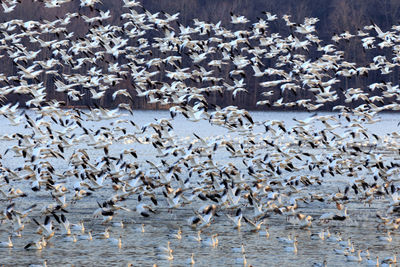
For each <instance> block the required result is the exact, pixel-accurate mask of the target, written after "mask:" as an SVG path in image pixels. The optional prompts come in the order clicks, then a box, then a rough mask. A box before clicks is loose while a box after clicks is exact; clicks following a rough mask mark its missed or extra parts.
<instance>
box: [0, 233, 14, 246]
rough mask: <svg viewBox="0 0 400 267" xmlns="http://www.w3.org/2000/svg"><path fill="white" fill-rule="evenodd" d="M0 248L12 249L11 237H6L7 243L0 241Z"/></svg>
mask: <svg viewBox="0 0 400 267" xmlns="http://www.w3.org/2000/svg"><path fill="white" fill-rule="evenodd" d="M0 247H2V248H12V247H13V243H12V241H11V236H8V241H1V242H0Z"/></svg>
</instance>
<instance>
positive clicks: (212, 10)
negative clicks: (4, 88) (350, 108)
mask: <svg viewBox="0 0 400 267" xmlns="http://www.w3.org/2000/svg"><path fill="white" fill-rule="evenodd" d="M142 4H143V7H144V8H145V9H147V10H149V11H150V12H152V13H156V12H160V11H165V12H167V13H169V14H174V13H176V12H180V15H179V19H178V21H179V23H181V24H182V25H187V26H193V19H194V18H198V19H199V20H201V21H206V22H212V23H217V22H218V21H221V24H222V25H223V26H224V27H225V28H227V29H232V30H239V29H243V30H250V27H251V25H252V23H254V22H257V20H258V18H259V17H263V16H264V17H265V15H264V14H262V11H269V12H271V13H272V14H277V15H278V17H279V20H277V21H273V22H270V23H269V24H268V25H269V29H268V32H269V34H270V33H279V34H280V36H282V37H287V36H289V35H290V34H294V33H293V31H292V29H291V28H290V27H288V26H286V25H285V22H284V21H283V20H282V19H281V17H282V16H283V15H284V14H288V15H291V18H290V19H291V21H293V22H296V23H302V22H303V21H304V18H305V17H317V18H319V19H320V21H319V22H318V23H317V27H316V29H317V32H316V33H315V35H318V37H319V38H320V39H321V40H322V42H321V44H323V45H326V44H329V43H332V44H334V45H335V46H336V47H337V49H338V50H342V51H344V59H345V60H346V61H348V62H355V63H357V66H365V65H368V64H369V63H370V62H372V58H373V57H375V56H376V55H378V54H381V55H385V56H386V57H387V59H388V60H389V61H391V60H390V59H391V57H392V50H391V49H390V48H385V49H383V50H381V49H374V50H368V51H365V50H363V49H362V45H361V41H360V38H353V39H351V40H350V41H349V42H346V41H340V42H339V43H335V42H334V41H332V40H331V38H332V36H333V35H335V34H341V33H343V32H344V31H346V30H348V31H349V32H351V33H352V34H356V33H357V30H358V29H360V28H361V29H362V28H363V27H364V26H365V25H371V23H375V24H377V25H379V27H381V28H382V29H383V30H390V28H391V27H392V25H394V24H398V21H397V18H398V17H400V1H395V0H387V1H381V0H365V1H347V0H319V1H314V0H302V1H298V0H287V1H278V0H272V1H265V0H237V1H232V0H219V1H214V0H175V1H163V0H146V1H143V3H142ZM96 7H97V8H98V9H99V10H110V11H111V16H112V17H111V18H110V19H108V20H106V21H105V22H103V23H109V24H111V25H119V26H121V25H122V22H121V18H120V14H121V13H122V3H121V2H120V1H115V0H112V1H111V0H108V1H106V0H104V1H103V3H102V4H101V5H100V4H99V5H98V6H96ZM67 12H79V13H80V14H83V15H86V16H89V17H90V16H92V15H96V14H97V13H96V12H97V11H96V10H91V9H89V8H80V7H79V1H72V2H71V3H67V4H65V5H63V6H62V7H61V8H51V9H49V8H44V7H43V4H42V3H39V2H32V1H23V4H21V5H18V6H17V8H16V9H15V11H14V12H13V13H12V14H1V15H0V16H1V17H0V20H1V21H8V20H12V19H22V20H24V21H29V20H37V21H44V20H49V21H51V20H54V19H56V18H58V17H62V16H64V15H65V14H66V13H67ZM123 12H126V9H124V11H123ZM138 12H144V11H141V10H140V9H138ZM230 12H233V13H235V14H239V15H244V16H246V17H247V18H248V19H249V20H250V21H251V22H249V23H247V24H246V25H243V24H241V25H233V24H230V20H231V18H230ZM177 25H178V24H176V23H175V22H173V23H172V26H173V27H174V28H177ZM93 26H95V25H89V24H87V23H84V22H83V20H82V19H77V20H74V21H73V22H72V23H71V24H70V25H68V26H66V30H67V31H69V32H71V31H73V32H74V37H73V38H75V39H79V38H82V37H85V35H86V34H87V33H88V31H90V28H91V27H93ZM3 35H4V34H3ZM161 35H163V33H162V32H157V31H151V32H149V33H147V34H146V35H145V36H144V37H145V38H147V39H148V40H149V43H150V44H151V43H152V42H153V41H152V40H153V38H155V37H157V36H161ZM41 36H42V37H43V38H44V39H46V37H44V36H43V34H42V35H41ZM122 37H123V36H122ZM198 37H199V38H207V37H208V36H207V35H206V36H198ZM54 38H55V36H54V34H50V33H49V34H48V36H47V40H52V39H54ZM60 38H63V37H60ZM136 41H137V40H130V42H136ZM21 43H22V44H23V45H25V46H26V47H27V48H28V49H29V50H30V51H36V50H38V49H43V48H40V47H39V46H38V45H36V44H33V43H31V42H29V39H27V38H26V39H24V40H22V41H21ZM250 43H251V44H252V45H253V44H254V43H253V42H252V41H250ZM297 53H300V54H304V55H305V56H306V57H307V58H309V59H311V60H315V59H317V58H318V57H319V56H320V55H321V53H320V52H318V51H317V47H314V48H312V49H310V50H309V51H297ZM0 54H1V55H3V56H4V57H3V58H2V61H1V62H0V73H4V74H6V75H16V73H17V72H18V69H17V67H16V66H15V64H14V63H13V61H12V60H11V59H10V58H8V57H7V53H5V52H4V50H0ZM163 56H165V55H162V54H161V52H159V51H157V50H153V54H152V55H148V56H147V57H146V58H147V59H151V58H152V57H163ZM46 57H48V58H50V57H55V56H54V55H53V54H52V51H50V50H45V49H44V50H43V51H42V52H41V54H40V55H39V56H38V59H39V60H43V59H45V58H46ZM210 57H211V58H208V59H207V62H208V61H209V60H212V59H213V58H212V57H213V56H210ZM114 60H117V61H118V62H119V63H126V59H124V58H117V59H114ZM107 61H108V62H110V61H113V58H112V56H111V55H106V57H105V62H107ZM263 63H264V64H265V66H266V67H268V66H274V64H275V63H276V61H274V59H264V60H263ZM199 65H201V66H203V67H207V64H206V63H205V62H202V63H201V64H199ZM91 67H92V66H90V65H89V64H88V65H84V66H83V67H81V68H80V69H79V70H73V69H72V67H71V66H67V65H62V66H59V67H57V68H58V69H57V70H58V71H59V72H60V73H61V72H62V73H66V74H69V73H77V72H78V73H79V72H81V73H83V74H85V75H86V74H87V72H88V70H89V69H90V68H91ZM100 67H102V68H104V69H107V64H106V63H103V65H100ZM182 67H191V68H192V69H197V68H199V67H200V66H192V65H191V61H190V60H189V57H188V55H185V54H184V53H182ZM208 69H209V67H208ZM159 70H160V72H159V74H157V75H156V76H155V77H154V80H158V81H161V82H170V80H169V79H168V78H166V77H165V70H166V69H164V68H163V67H161V68H160V69H159ZM231 70H232V66H226V67H223V68H222V69H221V70H220V71H219V72H217V71H216V72H215V74H214V75H215V76H218V77H222V78H223V81H224V82H226V83H228V84H232V81H233V78H232V77H230V75H229V72H230V71H231ZM244 70H245V75H244V77H245V82H246V89H247V90H248V93H239V94H238V95H237V96H236V97H235V98H233V97H232V95H231V94H230V93H229V92H224V93H222V94H219V93H212V94H210V95H207V96H206V97H207V98H208V102H209V103H214V104H218V105H221V106H226V105H238V106H239V107H242V108H247V109H274V108H275V109H277V107H273V106H272V107H271V106H256V102H257V101H259V100H263V96H262V95H261V93H262V92H264V91H266V90H265V88H262V87H261V86H260V85H259V83H260V82H263V81H265V80H266V79H267V78H266V77H265V76H264V77H261V78H256V77H253V76H252V75H253V72H252V70H251V67H249V66H248V67H246V68H245V69H244ZM236 79H238V78H236ZM340 79H341V82H340V83H339V84H337V85H336V86H337V88H335V90H337V92H338V94H339V100H338V102H337V103H329V104H326V105H325V106H324V107H323V108H324V109H328V110H330V109H331V108H332V106H333V105H336V104H340V102H343V100H344V97H343V96H341V95H340V92H341V91H343V90H345V89H347V88H350V87H360V88H364V87H366V86H368V85H369V84H371V83H373V82H375V81H381V80H384V81H385V82H392V83H393V84H397V81H398V80H399V70H398V67H395V68H393V72H392V73H390V74H388V75H381V74H380V72H378V71H376V72H370V73H369V75H368V76H356V77H352V78H340ZM39 81H41V82H43V83H44V86H45V87H46V90H47V99H48V100H49V99H53V98H56V99H58V100H63V101H65V102H67V105H76V106H86V105H93V104H99V105H102V106H105V107H110V108H111V107H115V106H116V105H117V104H118V103H119V102H124V99H123V98H122V97H118V98H117V99H116V101H113V99H112V93H113V92H114V91H115V90H117V89H119V88H127V89H128V91H129V93H130V94H131V95H132V96H133V101H132V102H129V103H130V104H131V105H132V106H133V108H137V109H152V108H163V107H164V108H165V107H167V106H161V105H160V104H148V103H147V99H146V98H144V97H137V96H136V90H135V87H134V84H133V83H132V81H131V79H130V77H129V75H126V76H124V77H123V79H122V80H121V81H120V82H118V83H117V84H115V85H113V87H112V88H111V90H107V92H106V94H105V96H104V97H103V98H102V99H100V100H93V99H91V97H90V96H91V95H90V93H88V92H86V91H87V90H86V89H84V88H80V90H81V91H82V92H85V95H84V96H83V97H82V99H81V100H79V101H75V102H73V103H72V102H70V101H69V100H68V98H67V97H66V96H65V94H64V93H58V92H56V91H55V90H54V89H55V88H54V85H53V81H54V77H53V75H47V76H45V74H41V76H40V78H39ZM198 83H199V81H188V86H196V85H197V84H198ZM155 86H156V85H155ZM150 87H151V85H150ZM276 90H277V92H276V93H275V95H274V97H275V99H273V98H272V99H271V100H277V99H279V98H281V97H283V98H284V100H285V101H286V102H288V101H295V100H296V99H300V98H303V99H304V98H307V97H312V94H311V93H310V92H307V91H304V92H302V91H298V92H296V93H293V92H290V91H288V92H285V93H284V94H283V95H281V94H280V93H279V88H276ZM7 99H8V100H9V101H12V102H15V101H19V102H20V103H21V101H22V102H23V101H24V100H27V99H29V96H21V95H8V96H7ZM351 104H353V105H354V104H357V102H354V103H351ZM281 108H282V107H281Z"/></svg>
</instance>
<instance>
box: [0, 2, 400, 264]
mask: <svg viewBox="0 0 400 267" xmlns="http://www.w3.org/2000/svg"><path fill="white" fill-rule="evenodd" d="M0 2H1V6H2V8H3V11H4V12H5V13H10V14H12V12H13V11H14V9H15V7H16V6H17V5H18V4H19V3H20V1H17V0H2V1H0ZM38 2H41V3H40V4H42V5H43V6H44V7H46V8H49V9H52V8H60V7H62V6H63V5H64V4H67V3H68V2H71V0H41V1H38ZM84 14H86V15H84ZM112 17H117V18H118V17H119V21H120V23H119V25H120V26H119V25H111V24H108V23H109V21H110V20H109V19H110V18H112ZM178 19H179V13H177V14H173V15H171V14H168V13H166V12H162V11H160V12H157V13H151V12H150V11H148V10H146V9H144V8H143V7H142V6H141V4H140V3H139V2H138V1H135V0H123V7H122V10H121V14H113V13H112V12H111V11H110V10H102V4H101V1H99V0H80V7H79V12H78V11H77V12H76V13H66V14H64V15H63V16H59V17H57V19H55V20H45V19H41V20H38V21H33V20H30V21H24V20H22V19H12V20H9V21H5V22H2V23H0V58H3V60H8V61H10V62H11V64H12V67H13V70H14V73H12V74H11V75H10V74H3V73H0V94H1V99H2V100H3V104H2V106H1V108H0V115H2V116H3V117H4V119H5V121H7V122H9V125H8V127H11V128H12V127H13V128H12V129H18V130H16V132H13V133H9V134H2V135H1V139H2V142H4V143H6V144H7V149H6V150H5V151H4V153H2V158H1V161H0V180H1V184H0V196H1V198H0V200H1V203H2V206H3V208H2V210H1V214H0V222H1V224H0V229H1V233H2V238H3V240H2V241H1V242H0V247H2V248H10V249H13V247H14V243H15V240H16V239H20V238H23V237H24V232H25V231H32V230H30V229H32V228H35V229H34V230H33V232H34V233H33V234H30V238H31V237H35V238H33V239H32V240H26V242H24V243H25V244H24V249H26V250H45V249H46V246H47V245H48V244H49V243H53V244H54V245H55V246H57V243H59V242H71V243H76V242H89V241H91V240H93V239H104V240H105V241H107V242H109V243H110V244H112V245H113V246H117V247H119V248H120V249H121V248H122V249H123V247H124V242H125V240H124V236H123V235H121V236H119V237H118V236H116V235H115V234H114V235H113V229H115V228H121V227H131V226H132V224H129V223H130V222H132V221H134V220H141V222H144V224H142V225H141V227H142V230H143V231H145V223H146V220H157V217H160V218H162V216H165V214H170V213H175V214H181V215H185V216H186V215H187V216H186V217H184V216H182V217H180V222H179V224H178V225H179V229H178V230H177V231H176V232H174V233H173V234H170V235H169V236H168V241H166V242H165V243H166V244H167V245H166V247H159V248H158V249H157V255H158V256H159V257H158V258H159V259H160V260H166V261H173V260H174V254H173V249H172V248H173V244H174V242H175V241H174V240H180V239H182V238H188V237H187V235H186V237H185V231H189V230H190V231H193V229H195V231H196V232H197V235H195V236H190V237H191V238H192V239H193V240H192V241H195V242H199V243H201V244H202V245H204V246H207V247H211V248H216V247H218V245H219V242H220V241H219V239H218V237H219V234H218V233H216V232H213V229H214V228H213V227H214V225H216V224H227V225H232V227H233V228H236V229H237V230H233V231H250V232H253V233H259V234H260V235H263V236H266V237H267V238H268V237H269V235H270V231H271V229H269V223H268V222H269V220H278V221H280V222H281V223H282V224H285V225H287V226H288V227H290V228H291V229H296V231H311V235H310V237H309V239H310V240H319V241H321V240H322V241H324V242H325V241H326V242H332V244H335V245H334V247H335V248H334V249H332V251H331V253H336V254H340V255H343V256H342V257H343V261H349V262H361V263H362V264H367V265H369V266H378V265H381V266H384V265H391V264H396V262H397V261H396V255H395V254H393V253H392V255H388V256H390V257H387V258H381V259H380V258H379V256H378V255H377V254H378V253H379V250H378V251H374V249H373V248H370V249H369V250H361V249H357V244H356V243H355V242H354V241H351V237H348V239H347V238H346V237H344V236H343V235H342V233H341V232H340V227H345V226H346V225H348V224H349V222H352V223H353V224H354V223H356V222H357V217H356V216H352V205H361V206H365V207H366V208H368V207H371V206H373V205H375V204H376V203H378V204H379V208H378V209H377V210H376V212H375V214H374V216H372V217H370V218H368V220H369V221H370V222H371V223H376V226H377V229H378V230H377V231H378V232H377V233H378V236H377V237H376V239H377V242H380V244H382V243H384V244H386V243H390V242H392V239H393V238H396V231H397V229H398V228H399V226H400V216H399V215H400V195H399V190H400V184H399V182H398V181H399V167H400V165H399V161H398V159H396V156H398V154H399V151H400V142H399V138H400V135H399V134H398V133H396V132H393V133H390V134H386V135H378V134H375V133H371V132H370V131H369V130H368V125H369V124H374V123H376V122H379V118H378V116H377V115H378V114H379V113H380V112H382V111H385V110H389V111H392V110H398V109H400V105H399V103H398V102H399V101H400V89H399V85H398V84H396V83H394V82H385V81H382V82H378V81H376V82H374V83H372V84H370V85H368V86H367V87H365V88H339V85H340V83H341V81H343V80H344V79H349V78H352V77H363V76H368V74H369V73H375V74H376V73H379V74H380V75H382V76H384V77H385V75H391V73H393V72H394V71H397V70H396V69H397V68H398V66H399V64H400V32H399V31H400V26H397V25H395V26H393V27H392V28H391V29H390V30H389V31H384V30H382V29H380V28H379V27H378V25H376V24H374V23H372V24H371V25H367V26H365V27H363V28H361V29H359V30H358V32H357V33H350V32H348V31H346V32H343V33H340V34H335V35H334V36H332V39H331V40H329V42H328V43H326V41H322V40H320V39H319V38H318V36H317V35H316V26H315V24H316V23H317V22H318V21H319V20H318V19H317V18H305V19H304V21H303V22H302V23H295V22H292V21H291V17H290V16H289V15H284V16H283V17H282V18H280V17H278V16H277V15H274V14H271V13H269V12H263V13H262V15H260V17H259V18H258V20H257V21H256V22H254V23H253V22H251V21H249V20H248V19H247V18H246V17H244V16H240V15H237V14H233V13H231V21H230V23H231V24H235V25H230V26H231V27H230V28H232V29H237V30H231V29H228V28H229V27H228V28H225V27H224V26H223V25H222V23H221V22H218V23H215V24H214V23H209V22H204V21H200V20H198V19H194V20H193V25H182V24H181V23H179V22H178ZM280 19H283V20H284V22H285V24H286V25H287V27H288V29H289V30H290V33H289V34H288V35H287V36H281V34H280V33H276V32H270V29H269V24H271V23H275V21H277V20H280ZM74 20H80V21H81V23H82V24H84V25H85V27H88V32H87V33H86V34H85V35H84V36H78V35H76V34H75V33H74V32H72V31H70V30H69V28H68V27H69V24H71V23H72V22H73V21H74ZM149 36H152V37H149ZM352 39H354V40H357V41H360V43H359V44H360V48H361V50H364V51H367V50H371V51H372V50H373V51H374V53H375V54H377V55H376V56H374V57H373V60H372V62H369V63H368V64H364V65H359V64H357V63H354V62H349V61H346V56H347V55H346V54H345V53H344V52H343V51H340V50H338V46H339V45H346V43H348V42H349V41H350V40H352ZM310 50H315V51H316V53H318V56H317V57H316V58H315V59H313V58H311V57H309V56H308V52H309V51H310ZM388 51H389V52H388ZM384 54H385V55H386V54H390V55H391V56H392V58H387V57H386V56H385V55H384ZM188 62H189V63H188ZM10 68H11V67H10ZM226 69H229V78H228V79H224V78H221V76H222V74H221V73H222V72H223V71H224V70H226ZM249 73H251V74H252V75H251V77H248V76H249ZM160 77H161V78H160ZM387 77H389V76H387ZM249 79H257V81H259V83H258V84H257V85H256V86H258V87H259V90H262V95H263V97H264V99H263V100H260V101H259V102H257V105H259V106H264V105H265V106H272V107H299V108H302V109H306V110H309V111H315V110H317V109H319V108H321V107H324V106H325V105H326V104H332V103H336V101H337V100H339V99H344V102H345V103H347V104H349V106H352V108H350V107H348V106H344V105H335V106H334V108H333V110H334V111H335V113H324V114H323V115H320V114H318V113H316V114H313V115H310V116H309V117H308V118H307V119H304V120H300V119H296V118H295V119H294V125H293V126H288V125H287V124H286V123H285V122H284V121H280V120H270V119H266V120H264V121H259V120H258V121H257V120H254V119H253V117H252V115H251V113H249V112H248V111H247V110H245V109H240V108H238V107H237V106H226V107H219V106H217V105H209V104H208V99H209V98H208V96H210V95H217V96H222V95H224V93H226V92H229V94H231V95H232V96H233V97H234V98H236V97H237V96H238V95H239V94H244V93H248V94H251V93H252V90H251V89H249V87H248V86H247V85H246V82H248V81H249ZM126 82H128V83H129V84H131V85H132V86H133V88H134V95H135V96H136V97H137V98H140V97H142V98H145V99H146V100H147V102H148V103H154V104H158V105H159V106H163V107H165V108H169V111H170V117H168V118H157V119H155V120H154V121H152V122H150V123H147V124H145V125H139V124H138V123H135V122H134V121H133V117H134V113H135V111H133V110H132V109H131V106H132V102H133V101H134V98H133V95H132V92H130V91H129V90H128V89H123V88H122V86H120V85H121V84H123V83H126ZM49 83H52V85H51V86H53V87H54V90H55V91H56V92H57V93H58V94H59V95H64V99H65V101H67V102H68V103H69V105H73V103H74V102H77V101H81V100H82V98H83V97H84V96H90V98H91V100H92V101H93V103H101V100H102V98H104V97H105V96H106V95H107V94H112V99H113V100H118V101H120V102H121V103H120V104H119V105H118V107H116V108H115V109H107V108H105V107H103V106H102V105H100V104H93V105H92V106H90V107H88V108H87V109H77V108H65V101H61V100H60V99H59V100H56V99H50V98H49V97H48V95H47V91H48V90H47V87H48V86H50V85H49ZM306 93H308V95H307V94H306ZM11 95H25V96H27V98H26V99H28V100H26V102H24V103H21V102H14V103H10V102H8V101H7V97H8V96H11ZM287 95H292V96H295V97H296V100H295V101H291V102H289V101H287V99H288V98H287V97H285V96H287ZM302 95H307V97H305V98H301V96H302ZM310 96H311V97H310ZM21 107H27V108H21ZM177 116H179V117H180V116H183V117H184V118H185V119H186V120H188V121H191V122H195V123H199V122H207V123H209V124H210V125H211V126H213V127H220V128H223V129H225V130H227V131H228V132H231V133H234V134H236V136H239V137H240V138H233V137H230V136H213V135H212V134H210V135H209V136H200V135H199V134H198V133H196V129H193V135H192V136H191V137H190V138H189V139H180V138H177V136H176V134H175V133H174V127H173V122H174V120H175V119H176V117H177ZM183 117H182V118H183ZM100 122H101V125H102V126H101V127H100V126H99V127H96V125H100V124H96V123H100ZM3 127H4V126H3ZM257 127H258V128H260V127H262V129H263V131H262V132H255V131H254V129H255V128H257ZM115 147H117V149H115ZM120 147H123V148H124V149H123V150H121V149H118V148H120ZM143 147H146V149H150V150H151V151H152V153H150V155H146V154H145V153H141V149H142V148H143ZM15 158H17V160H16V162H21V164H20V165H18V166H15V164H14V163H15V162H14V159H15ZM18 160H20V161H18ZM60 166H62V167H60ZM335 177H336V178H335ZM338 177H339V178H338ZM334 179H338V180H340V181H342V182H340V183H338V184H332V183H330V181H332V180H334ZM334 181H335V180H334ZM27 199H28V200H29V201H27ZM78 203H95V204H96V207H97V208H95V209H94V210H93V211H92V213H91V214H89V215H88V216H87V218H86V219H82V220H78V221H71V222H70V220H71V218H72V217H71V216H70V214H73V212H74V211H76V209H77V207H79V206H78ZM87 205H88V204H87ZM317 205H318V207H322V208H318V211H316V209H315V208H313V207H315V206H317ZM324 209H325V210H327V211H330V212H326V213H324V212H321V210H322V211H323V210H324ZM180 212H182V213H180ZM118 216H119V217H120V218H123V219H122V221H116V220H115V217H118ZM74 218H75V219H76V217H74ZM113 218H114V219H113ZM85 220H86V221H85ZM88 221H90V224H91V225H92V226H93V225H94V224H95V225H97V226H96V229H101V227H103V228H104V229H105V230H104V232H101V231H100V230H99V231H98V232H95V231H96V229H95V228H93V229H90V228H88V224H89V223H88ZM25 226H27V227H26V228H25ZM313 226H318V228H319V229H321V231H318V232H316V231H313V229H314V228H313ZM227 227H230V226H227ZM36 228H37V229H36ZM332 228H335V231H332ZM205 233H209V234H208V236H206V235H207V234H205ZM271 234H272V233H271ZM282 236H286V234H285V233H281V236H279V237H278V238H277V241H278V242H280V243H282V244H283V248H282V253H295V254H296V253H301V248H300V247H298V240H297V238H298V236H297V235H290V236H289V237H287V238H286V237H282ZM266 242H268V241H266ZM310 242H311V241H310ZM332 246H333V245H332ZM233 252H235V253H242V257H240V258H238V259H237V262H238V263H239V264H243V265H244V266H250V263H249V262H248V260H247V258H246V249H245V245H244V244H243V245H242V247H235V248H233ZM374 252H375V253H376V255H374ZM189 255H190V253H189ZM195 261H196V253H192V254H191V257H190V258H189V259H188V264H189V265H194V264H195ZM155 262H156V261H155ZM44 264H45V265H46V262H45V263H44ZM327 264H328V265H329V262H327V260H326V259H322V260H321V262H320V263H315V264H314V266H326V265H327Z"/></svg>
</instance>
